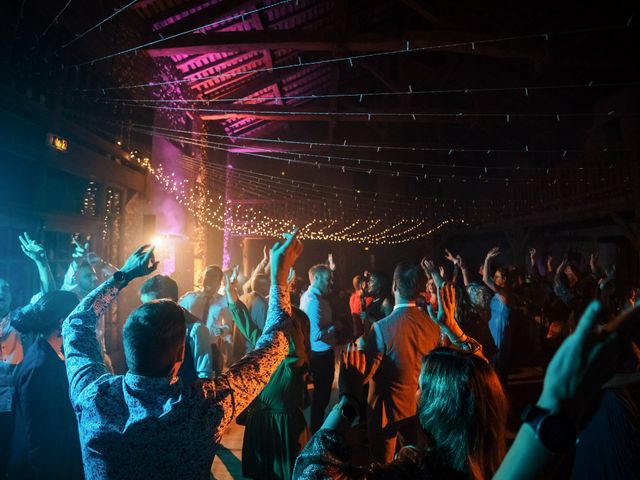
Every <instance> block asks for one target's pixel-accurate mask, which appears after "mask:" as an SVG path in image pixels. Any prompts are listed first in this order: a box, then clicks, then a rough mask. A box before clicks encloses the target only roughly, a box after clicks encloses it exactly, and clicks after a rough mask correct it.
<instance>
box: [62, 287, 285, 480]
mask: <svg viewBox="0 0 640 480" xmlns="http://www.w3.org/2000/svg"><path fill="white" fill-rule="evenodd" d="M119 290H120V288H119V287H118V285H117V284H115V283H114V282H113V280H108V281H107V282H105V283H104V284H102V285H101V286H100V287H98V288H97V289H96V290H94V291H93V292H92V293H91V294H89V295H88V296H87V297H86V298H85V299H84V300H83V301H82V302H81V303H80V305H79V306H78V307H77V308H76V310H74V312H73V313H71V315H70V316H69V318H67V320H65V322H64V324H63V326H62V335H63V341H64V343H63V345H64V352H65V357H66V362H65V363H66V368H67V377H68V379H69V386H70V397H71V404H72V406H73V408H74V410H75V413H76V416H77V418H78V426H79V430H80V442H81V448H82V458H83V462H84V468H85V475H86V478H88V479H92V480H94V479H123V480H124V479H138V478H145V479H146V478H153V479H169V478H171V479H182V478H184V479H209V477H210V470H211V463H212V461H213V456H214V454H215V452H216V448H217V446H218V443H219V442H220V439H221V437H222V434H223V433H224V432H225V430H226V429H227V428H228V426H229V424H230V423H231V422H232V421H233V420H234V419H235V417H236V416H237V415H238V414H239V413H240V412H241V411H242V410H243V409H244V408H245V407H246V406H247V405H249V403H250V402H251V401H252V400H253V399H254V398H255V397H256V395H257V394H258V393H259V392H260V390H262V388H263V387H264V386H265V385H266V384H267V382H268V381H269V379H270V378H271V375H272V374H273V372H274V371H275V370H276V368H277V367H278V365H280V363H281V362H282V360H283V359H284V357H285V356H286V354H287V352H288V350H289V341H288V338H287V334H286V333H285V332H288V324H289V323H290V319H289V317H290V314H291V306H290V303H289V295H288V289H286V288H282V287H278V286H275V285H274V286H272V287H271V292H270V301H269V314H268V317H267V322H266V326H265V331H264V333H263V334H262V336H261V337H260V339H259V340H258V341H257V346H256V347H257V348H256V350H254V351H253V352H252V353H251V354H249V355H247V356H245V357H244V358H242V359H241V360H240V361H239V362H237V363H236V364H234V365H232V366H231V367H230V368H229V370H227V371H225V372H224V373H223V374H222V375H220V376H219V377H217V378H216V379H215V380H199V381H196V382H195V383H193V384H191V385H183V384H182V382H181V381H180V380H179V379H177V378H176V379H171V378H168V377H162V378H153V377H144V376H140V375H134V374H132V373H130V372H129V373H127V374H125V375H112V374H109V373H108V372H107V370H106V368H105V365H104V363H103V362H102V358H101V356H100V346H99V344H98V341H97V340H96V336H95V328H96V322H97V320H98V318H99V317H100V316H101V315H102V314H104V312H105V311H106V310H107V309H108V308H109V305H110V304H111V303H112V302H113V301H114V300H115V299H116V297H117V295H118V293H119Z"/></svg>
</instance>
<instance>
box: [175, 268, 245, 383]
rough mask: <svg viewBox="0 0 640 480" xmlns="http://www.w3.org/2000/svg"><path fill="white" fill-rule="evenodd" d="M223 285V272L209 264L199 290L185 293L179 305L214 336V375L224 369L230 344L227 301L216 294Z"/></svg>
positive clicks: (222, 296)
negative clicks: (197, 319)
mask: <svg viewBox="0 0 640 480" xmlns="http://www.w3.org/2000/svg"><path fill="white" fill-rule="evenodd" d="M221 284H222V270H221V269H220V267H218V266H217V265H210V266H208V267H207V268H206V270H205V272H204V278H203V280H202V290H198V291H193V292H188V293H186V294H185V295H184V296H183V297H182V298H181V299H180V301H179V302H178V303H179V304H180V306H181V307H183V308H186V309H187V310H188V311H189V312H191V313H192V314H193V315H195V316H196V317H198V318H199V319H200V320H201V321H202V322H203V323H204V324H205V325H206V326H207V328H208V329H209V332H210V333H211V336H212V337H213V344H212V362H213V370H214V372H215V373H216V374H218V373H220V372H221V371H222V370H223V369H224V356H225V355H226V353H227V350H228V346H229V344H230V342H231V338H230V337H231V335H230V332H231V325H232V320H231V314H230V313H229V308H228V307H227V299H226V298H225V296H224V295H221V294H220V293H218V290H219V289H220V286H221Z"/></svg>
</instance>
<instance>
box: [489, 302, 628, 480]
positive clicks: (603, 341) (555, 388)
mask: <svg viewBox="0 0 640 480" xmlns="http://www.w3.org/2000/svg"><path fill="white" fill-rule="evenodd" d="M601 315H602V306H601V305H600V304H599V303H598V302H593V303H592V304H591V305H590V306H589V307H588V308H587V310H585V312H584V314H583V315H582V318H581V319H580V322H579V323H578V326H577V328H576V330H575V332H574V333H572V334H571V335H570V336H569V337H567V339H566V340H565V341H564V342H563V343H562V345H561V346H560V348H559V349H558V351H557V352H556V354H555V355H554V356H553V359H552V360H551V363H550V364H549V368H547V373H546V375H545V378H544V385H543V388H542V395H541V396H540V398H539V399H538V403H537V406H538V407H539V408H542V409H544V410H546V411H548V412H550V413H551V414H553V415H555V420H554V423H555V425H561V423H559V419H561V420H562V424H564V425H567V426H568V427H565V428H564V429H563V430H564V431H565V435H560V434H553V433H552V434H551V435H543V434H541V433H540V432H542V429H540V430H538V431H535V430H534V429H533V427H532V426H531V425H530V424H528V423H524V424H523V425H522V426H521V427H520V430H519V432H518V435H517V436H516V439H515V441H514V443H513V445H512V446H511V448H510V449H509V451H508V452H507V456H506V457H505V459H504V461H503V462H502V464H501V465H500V468H498V471H497V472H496V475H495V476H494V477H493V478H494V479H498V480H503V479H508V480H511V479H514V480H515V479H517V480H534V479H546V478H553V470H554V469H555V468H556V467H557V465H558V464H559V463H560V462H561V461H562V460H563V458H564V454H566V453H569V452H570V451H571V449H572V447H573V444H572V443H575V438H574V437H572V436H570V435H566V431H567V430H570V429H571V427H570V425H571V424H573V425H574V427H575V428H577V430H579V429H580V428H581V427H582V426H584V425H585V424H586V422H587V421H588V418H587V415H588V412H589V411H594V410H593V404H594V402H596V401H597V399H598V397H599V392H600V390H601V388H602V385H603V383H604V382H605V381H606V380H607V379H609V378H610V377H611V376H612V374H613V371H614V368H615V366H616V365H617V364H618V357H619V355H620V354H621V352H623V351H626V349H625V347H626V346H627V345H629V343H630V339H631V338H632V336H633V334H634V331H635V334H636V335H637V333H638V329H639V327H640V308H639V307H637V306H636V307H635V308H634V309H632V310H629V311H627V312H625V313H623V314H622V315H620V316H619V317H617V318H616V319H615V320H613V321H611V322H609V323H607V324H606V325H604V326H601V325H599V324H598V322H599V319H600V316H601ZM567 422H568V423H567ZM557 428H558V427H557V426H556V427H555V429H556V430H555V431H559V430H557ZM562 438H564V439H565V441H563V442H558V439H562ZM554 450H555V451H554ZM560 450H561V451H560Z"/></svg>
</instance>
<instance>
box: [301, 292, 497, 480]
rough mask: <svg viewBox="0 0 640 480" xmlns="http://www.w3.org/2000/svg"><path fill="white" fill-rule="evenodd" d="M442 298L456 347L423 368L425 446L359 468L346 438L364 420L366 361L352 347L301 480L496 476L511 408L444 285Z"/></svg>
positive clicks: (481, 479)
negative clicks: (359, 419) (357, 419)
mask: <svg viewBox="0 0 640 480" xmlns="http://www.w3.org/2000/svg"><path fill="white" fill-rule="evenodd" d="M439 293H440V298H439V309H438V315H437V316H435V318H434V317H432V318H433V319H434V321H435V322H437V323H438V325H440V327H441V328H443V329H444V330H445V331H446V332H447V335H448V336H450V340H451V341H452V343H453V344H454V345H456V348H444V347H440V348H436V349H434V350H432V351H431V352H430V353H429V354H427V355H426V356H425V357H424V359H423V362H422V369H421V371H420V376H419V378H418V388H419V390H418V398H417V402H418V408H417V417H418V421H419V424H420V427H421V429H420V430H421V432H422V434H423V437H424V443H425V445H424V446H422V445H421V446H419V447H416V446H407V447H404V448H403V449H402V450H400V452H399V453H398V454H397V456H396V459H395V460H393V461H392V462H391V463H388V464H386V465H381V464H374V465H372V466H370V467H355V466H353V464H352V461H351V458H350V456H351V453H350V449H349V448H348V446H347V442H346V439H345V438H346V433H347V430H348V429H349V428H350V426H351V425H352V423H353V420H354V419H355V417H357V415H358V408H359V399H360V398H361V395H360V394H361V391H362V385H363V381H364V379H365V372H366V371H367V358H366V355H365V354H364V352H363V351H361V350H358V349H357V348H356V346H355V344H351V345H349V347H348V348H347V350H346V351H345V352H344V353H343V355H342V364H341V369H340V400H339V402H338V404H337V405H336V407H335V408H334V409H333V411H332V412H331V413H330V414H329V415H328V416H327V418H326V420H325V422H324V425H323V426H322V429H321V430H319V431H318V432H317V433H316V434H315V435H314V436H313V437H312V438H311V440H310V441H309V443H308V444H307V446H306V447H305V449H304V450H303V451H302V453H301V454H300V457H298V460H297V461H296V466H295V470H294V477H295V478H296V479H309V480H310V479H314V480H315V479H320V478H332V479H376V480H377V479H381V480H388V479H391V478H393V479H411V480H418V479H441V478H442V479H444V478H447V479H449V478H465V479H473V480H485V479H489V478H491V477H492V475H493V474H494V473H495V471H496V470H497V468H498V466H499V465H500V462H501V460H502V457H503V456H504V454H505V428H506V419H507V401H506V398H505V395H504V392H503V391H502V385H501V383H500V381H499V379H498V377H497V375H496V373H495V372H494V370H493V369H492V368H491V366H490V365H489V364H488V363H487V361H486V359H485V358H484V356H482V350H481V348H480V346H479V345H478V344H477V342H475V340H473V339H472V338H470V337H468V336H467V335H466V334H464V332H462V330H461V329H460V326H459V325H458V324H457V323H456V321H455V302H456V300H455V293H454V290H453V287H452V286H451V285H444V286H443V288H441V289H440V292H439ZM419 443H420V442H419Z"/></svg>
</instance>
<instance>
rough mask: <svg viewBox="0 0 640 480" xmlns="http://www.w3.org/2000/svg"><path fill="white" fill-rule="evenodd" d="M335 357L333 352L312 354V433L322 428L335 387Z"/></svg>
mask: <svg viewBox="0 0 640 480" xmlns="http://www.w3.org/2000/svg"><path fill="white" fill-rule="evenodd" d="M334 362H335V357H334V354H333V350H331V349H329V350H326V351H324V352H311V362H310V369H311V375H312V376H313V397H312V398H311V433H315V432H316V431H318V430H319V429H320V427H321V426H322V422H323V421H324V412H325V410H326V409H327V405H329V399H330V397H331V386H332V385H333V376H334V371H335V370H334V368H335V366H334Z"/></svg>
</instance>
